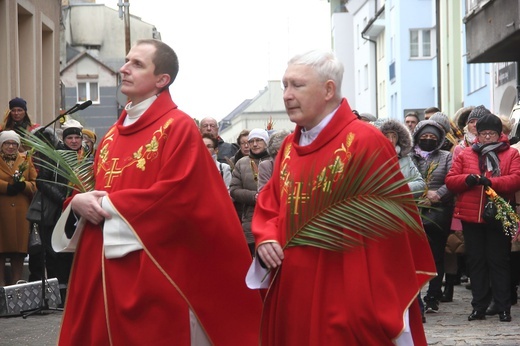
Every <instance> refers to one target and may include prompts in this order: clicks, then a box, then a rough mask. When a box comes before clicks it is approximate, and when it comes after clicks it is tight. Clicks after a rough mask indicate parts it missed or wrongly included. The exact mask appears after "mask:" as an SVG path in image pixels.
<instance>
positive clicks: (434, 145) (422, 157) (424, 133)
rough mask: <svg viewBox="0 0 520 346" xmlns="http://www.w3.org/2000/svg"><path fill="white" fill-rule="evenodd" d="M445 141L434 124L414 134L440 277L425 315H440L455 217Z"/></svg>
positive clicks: (421, 125) (431, 285)
mask: <svg viewBox="0 0 520 346" xmlns="http://www.w3.org/2000/svg"><path fill="white" fill-rule="evenodd" d="M444 139H445V132H444V129H443V128H442V126H441V125H439V123H437V122H436V121H433V120H423V121H420V122H419V124H417V126H416V127H415V130H414V134H413V141H414V148H413V152H412V154H411V156H412V160H413V162H414V163H415V165H416V167H417V168H418V169H419V172H421V175H422V177H423V179H424V181H425V182H426V191H425V193H424V198H423V200H422V201H421V204H422V205H424V206H425V207H426V208H421V216H422V220H423V225H424V231H425V232H426V234H427V235H428V241H429V243H430V248H431V250H432V254H433V258H434V260H435V266H436V269H437V276H436V277H435V278H433V279H432V280H431V281H430V283H429V285H428V291H427V292H426V296H425V297H424V302H425V303H426V306H425V310H426V312H438V311H439V302H440V300H441V298H442V278H443V276H444V251H445V247H446V240H447V239H448V234H449V230H450V225H451V218H452V214H453V193H451V192H450V191H449V190H448V188H447V187H446V185H445V181H444V179H445V178H446V174H448V171H449V170H450V168H451V153H450V152H448V151H446V150H441V147H442V146H443V145H444Z"/></svg>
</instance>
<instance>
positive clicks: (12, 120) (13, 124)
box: [0, 97, 39, 152]
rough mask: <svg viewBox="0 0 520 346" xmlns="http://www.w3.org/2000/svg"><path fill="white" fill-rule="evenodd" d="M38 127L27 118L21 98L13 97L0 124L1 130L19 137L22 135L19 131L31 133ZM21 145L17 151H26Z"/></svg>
mask: <svg viewBox="0 0 520 346" xmlns="http://www.w3.org/2000/svg"><path fill="white" fill-rule="evenodd" d="M37 126H39V125H38V124H33V122H32V121H31V119H30V118H29V114H27V102H26V101H25V100H24V99H23V98H21V97H15V98H14V99H12V100H11V101H9V110H8V111H7V112H6V113H5V117H4V122H3V123H2V128H1V129H0V131H3V130H14V131H15V132H16V133H18V134H19V135H23V133H22V132H21V131H20V130H21V129H24V130H27V131H29V132H30V131H31V130H33V129H34V128H35V127H37ZM26 149H27V148H25V147H24V146H23V145H20V147H19V150H20V151H21V152H24V151H26Z"/></svg>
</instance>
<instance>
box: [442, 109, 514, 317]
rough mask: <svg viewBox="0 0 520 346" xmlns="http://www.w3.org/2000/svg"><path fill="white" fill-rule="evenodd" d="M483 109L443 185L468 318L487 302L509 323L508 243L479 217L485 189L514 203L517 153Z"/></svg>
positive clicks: (482, 312)
mask: <svg viewBox="0 0 520 346" xmlns="http://www.w3.org/2000/svg"><path fill="white" fill-rule="evenodd" d="M477 108H478V107H477ZM486 111H487V112H485V114H484V115H483V116H482V117H480V118H479V120H478V121H477V124H476V129H477V138H476V142H475V143H473V145H471V146H470V147H468V148H466V149H464V151H463V152H461V153H460V154H459V155H458V156H457V157H456V159H455V160H454V162H453V166H452V168H451V170H450V172H449V173H448V176H447V177H446V185H447V186H448V188H449V189H450V190H451V191H453V192H454V193H457V202H456V205H455V214H454V216H455V217H456V218H458V219H460V220H461V221H462V231H463V234H464V242H465V253H466V257H467V264H468V268H469V274H470V280H471V293H472V296H473V299H472V301H471V305H472V307H473V311H472V313H471V314H470V315H469V316H468V320H470V321H473V320H483V319H485V312H486V308H487V307H488V305H489V304H490V302H491V299H492V298H493V301H494V303H495V306H496V309H497V310H498V311H499V314H498V315H499V320H500V321H501V322H510V321H511V314H510V309H511V296H510V271H509V270H510V268H509V265H510V263H509V252H510V249H511V239H510V238H509V237H508V236H506V235H505V234H504V231H503V229H502V224H501V223H500V222H498V221H497V222H494V221H493V222H486V221H485V220H484V219H483V217H482V214H483V210H484V205H485V204H486V202H487V198H486V194H485V189H486V186H489V187H492V188H493V189H494V190H495V191H496V192H497V194H499V195H500V196H501V197H503V198H504V199H505V200H506V201H513V200H514V192H515V191H518V190H520V155H519V154H518V151H517V150H515V149H513V148H510V146H509V142H508V139H507V137H506V136H505V135H504V134H503V133H502V123H501V121H500V119H499V118H498V117H497V116H495V115H493V114H491V112H489V111H488V110H486ZM490 283H491V287H492V288H493V289H492V290H491V287H490Z"/></svg>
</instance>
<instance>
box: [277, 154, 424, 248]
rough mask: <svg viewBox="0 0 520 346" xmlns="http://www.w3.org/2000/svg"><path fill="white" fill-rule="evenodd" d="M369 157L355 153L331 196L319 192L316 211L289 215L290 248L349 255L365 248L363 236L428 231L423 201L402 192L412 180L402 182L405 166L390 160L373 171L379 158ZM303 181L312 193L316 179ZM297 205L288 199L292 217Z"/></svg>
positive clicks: (314, 198) (315, 195)
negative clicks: (422, 214)
mask: <svg viewBox="0 0 520 346" xmlns="http://www.w3.org/2000/svg"><path fill="white" fill-rule="evenodd" d="M367 155H368V154H367V153H359V154H354V155H353V156H352V157H351V159H350V160H349V161H348V162H347V163H346V164H345V167H344V169H343V172H342V174H341V176H340V177H339V182H338V183H337V184H336V185H332V190H331V191H326V190H325V189H319V188H314V192H313V194H312V200H311V201H309V203H310V204H311V205H312V207H308V208H305V209H304V210H303V211H302V212H301V213H299V214H298V215H288V217H287V222H288V227H287V243H286V245H285V246H284V248H288V247H292V246H313V247H318V248H321V249H325V250H331V251H347V250H348V249H351V248H353V247H355V246H359V245H362V244H363V242H362V241H360V239H359V236H362V238H369V239H375V238H384V237H388V236H390V235H392V234H394V233H400V232H404V231H405V229H406V228H410V229H411V230H412V231H413V232H416V233H419V234H422V233H423V232H424V230H423V226H422V223H421V221H418V220H420V217H419V211H418V209H417V204H416V203H417V202H418V199H415V198H413V197H412V195H411V194H410V193H409V192H403V189H401V188H402V187H403V186H405V185H407V184H408V183H409V182H410V179H403V178H399V179H397V178H396V175H397V174H399V172H400V168H399V163H398V162H397V161H395V160H388V161H387V162H386V163H385V164H383V165H381V166H380V167H378V168H377V169H376V170H375V171H374V172H370V171H371V170H372V166H373V165H374V164H375V162H376V158H377V156H378V154H376V155H371V156H370V157H369V158H368V159H367V158H366V156H367ZM392 161H393V162H392ZM312 174H314V173H312ZM312 174H311V176H315V175H312ZM327 179H329V180H332V179H333V177H332V176H330V177H327ZM303 181H309V185H308V186H307V188H306V191H311V190H312V184H315V183H313V181H315V179H303ZM290 189H292V187H291V188H290ZM404 191H407V190H404ZM296 203H298V201H295V199H294V198H288V213H292V211H294V210H295V209H294V208H295V206H296ZM345 229H347V230H349V231H350V232H351V233H349V232H345V231H344V230H345Z"/></svg>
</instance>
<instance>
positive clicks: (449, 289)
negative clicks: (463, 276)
mask: <svg viewBox="0 0 520 346" xmlns="http://www.w3.org/2000/svg"><path fill="white" fill-rule="evenodd" d="M452 301H453V284H452V283H447V284H446V286H445V287H444V292H443V293H442V297H441V302H442V303H449V302H452Z"/></svg>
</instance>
